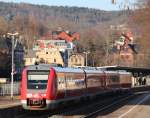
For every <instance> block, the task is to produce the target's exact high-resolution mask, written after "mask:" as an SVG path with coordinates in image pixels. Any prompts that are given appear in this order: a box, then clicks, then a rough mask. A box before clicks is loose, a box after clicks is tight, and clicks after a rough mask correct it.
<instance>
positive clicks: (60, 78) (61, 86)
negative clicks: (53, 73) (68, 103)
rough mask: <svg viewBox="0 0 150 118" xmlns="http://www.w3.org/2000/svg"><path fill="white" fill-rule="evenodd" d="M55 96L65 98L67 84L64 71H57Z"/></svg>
mask: <svg viewBox="0 0 150 118" xmlns="http://www.w3.org/2000/svg"><path fill="white" fill-rule="evenodd" d="M57 87H58V91H57V98H58V99H61V98H65V97H66V96H67V84H66V77H65V73H61V72H57Z"/></svg>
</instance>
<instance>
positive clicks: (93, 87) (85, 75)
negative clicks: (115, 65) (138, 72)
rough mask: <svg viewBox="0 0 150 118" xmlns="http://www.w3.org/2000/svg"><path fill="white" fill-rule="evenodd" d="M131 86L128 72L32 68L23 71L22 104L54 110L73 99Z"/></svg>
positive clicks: (47, 67) (35, 108)
mask: <svg viewBox="0 0 150 118" xmlns="http://www.w3.org/2000/svg"><path fill="white" fill-rule="evenodd" d="M130 87H131V74H130V73H128V72H117V71H103V70H101V69H81V68H63V67H51V66H50V65H33V66H28V67H26V68H25V69H24V70H23V72H22V83H21V103H22V106H23V108H24V109H29V110H45V109H53V108H57V107H59V105H61V104H64V103H66V102H67V101H70V100H74V101H78V100H80V99H84V98H87V97H88V98H91V97H94V96H96V95H98V94H102V93H107V92H112V91H118V90H119V91H120V90H126V89H130Z"/></svg>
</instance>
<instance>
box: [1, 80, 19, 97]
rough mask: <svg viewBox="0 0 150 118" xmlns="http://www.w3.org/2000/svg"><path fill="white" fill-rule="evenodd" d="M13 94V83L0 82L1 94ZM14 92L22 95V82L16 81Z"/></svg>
mask: <svg viewBox="0 0 150 118" xmlns="http://www.w3.org/2000/svg"><path fill="white" fill-rule="evenodd" d="M10 94H11V83H8V84H0V96H7V95H10ZM13 94H14V95H20V82H14V84H13Z"/></svg>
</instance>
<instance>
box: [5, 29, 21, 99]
mask: <svg viewBox="0 0 150 118" xmlns="http://www.w3.org/2000/svg"><path fill="white" fill-rule="evenodd" d="M7 35H8V36H10V37H11V42H12V46H11V53H12V57H11V93H10V94H11V99H12V100H13V85H14V49H15V47H16V45H17V39H16V36H18V35H19V33H18V32H15V33H7Z"/></svg>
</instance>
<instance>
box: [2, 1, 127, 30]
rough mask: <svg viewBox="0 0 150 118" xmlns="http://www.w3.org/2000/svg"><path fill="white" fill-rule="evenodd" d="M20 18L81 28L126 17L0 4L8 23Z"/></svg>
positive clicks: (82, 10) (121, 14)
mask: <svg viewBox="0 0 150 118" xmlns="http://www.w3.org/2000/svg"><path fill="white" fill-rule="evenodd" d="M16 15H18V16H23V17H26V16H34V18H36V19H38V20H40V21H43V22H45V21H46V22H45V23H49V26H51V25H52V24H54V25H59V24H63V23H64V22H65V23H73V24H76V25H80V27H82V28H85V27H89V26H90V27H91V26H95V25H98V24H100V23H107V22H112V24H113V23H115V22H123V19H124V17H125V16H124V15H123V13H122V11H102V10H97V9H88V8H82V7H62V6H59V7H58V6H45V5H32V4H27V3H20V4H16V3H4V2H0V16H3V17H5V19H6V20H7V21H10V20H12V19H13V18H14V17H15V16H16Z"/></svg>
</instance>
